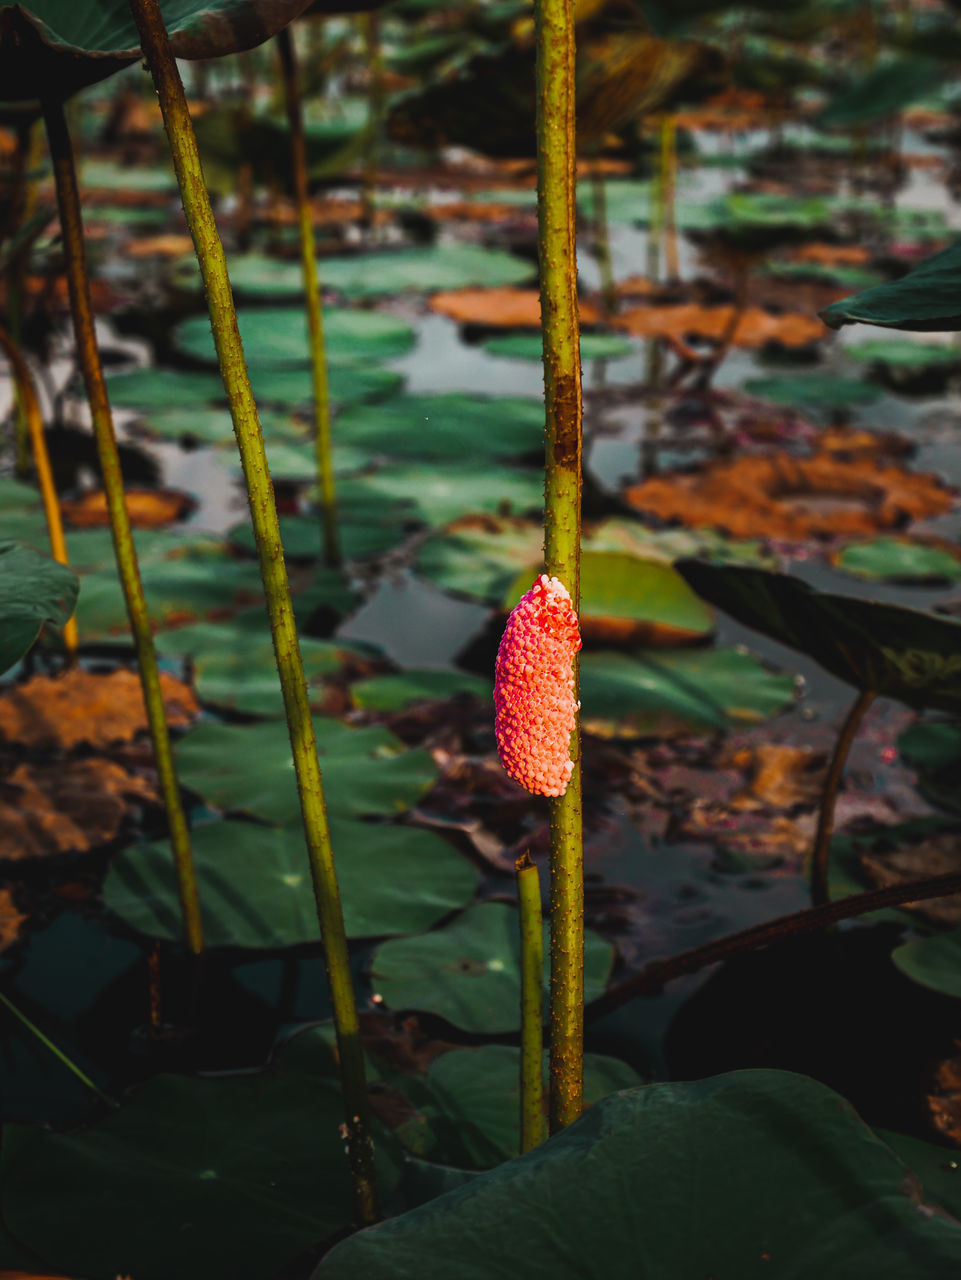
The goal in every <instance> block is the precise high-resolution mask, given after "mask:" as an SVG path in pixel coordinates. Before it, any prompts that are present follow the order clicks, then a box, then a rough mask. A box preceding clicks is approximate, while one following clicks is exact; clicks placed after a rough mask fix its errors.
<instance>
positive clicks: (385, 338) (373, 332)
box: [174, 307, 414, 385]
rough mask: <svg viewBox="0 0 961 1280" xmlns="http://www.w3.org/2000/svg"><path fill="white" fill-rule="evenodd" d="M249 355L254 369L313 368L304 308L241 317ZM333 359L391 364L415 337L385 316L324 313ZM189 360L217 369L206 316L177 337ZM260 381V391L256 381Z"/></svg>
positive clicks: (240, 314)
mask: <svg viewBox="0 0 961 1280" xmlns="http://www.w3.org/2000/svg"><path fill="white" fill-rule="evenodd" d="M237 320H238V322H239V324H240V336H241V337H242V338H243V341H244V354H245V355H246V357H247V363H248V364H249V365H250V367H251V369H252V370H253V369H264V368H274V369H276V368H285V367H287V368H290V367H291V366H297V365H304V366H309V364H310V345H309V341H308V337H307V314H306V312H305V311H304V309H303V308H302V307H263V308H260V307H258V308H257V309H256V310H251V311H240V312H238V314H237ZM324 340H325V342H326V347H327V354H328V357H330V359H331V360H333V361H335V362H336V361H338V360H344V359H348V360H353V361H362V360H387V359H390V358H391V357H392V356H400V355H403V354H404V353H405V352H406V351H408V350H410V348H411V347H412V346H413V344H414V332H413V330H412V329H411V328H410V326H409V325H408V324H405V323H404V321H403V320H398V319H396V318H395V317H394V316H388V315H385V314H384V313H383V312H381V311H348V310H345V309H343V308H337V307H326V308H325V309H324ZM174 341H175V342H176V344H177V346H178V348H179V349H180V350H181V351H182V352H183V353H184V355H188V356H191V357H192V358H193V359H194V360H203V361H204V362H205V363H207V364H216V362H217V353H216V351H215V350H214V340H213V338H212V337H211V333H210V320H209V319H208V318H207V316H206V315H202V316H191V318H190V319H189V320H184V321H182V323H181V324H179V325H178V326H177V328H176V330H175V331H174ZM253 376H254V378H255V385H256V375H253Z"/></svg>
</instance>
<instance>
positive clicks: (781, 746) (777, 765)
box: [718, 742, 826, 810]
mask: <svg viewBox="0 0 961 1280" xmlns="http://www.w3.org/2000/svg"><path fill="white" fill-rule="evenodd" d="M825 763H826V762H825V758H824V754H823V752H820V751H813V750H811V748H809V747H794V746H790V745H788V744H787V743H783V742H762V743H757V744H756V745H754V746H741V747H737V748H736V749H734V750H733V751H730V752H727V753H722V755H721V756H720V758H719V760H718V764H719V766H720V767H721V768H734V769H739V770H740V771H741V772H742V773H744V774H746V775H747V778H748V781H747V785H746V786H745V787H743V788H742V789H741V790H740V791H738V792H737V793H736V794H735V795H734V796H732V797H731V802H730V803H731V806H732V808H735V809H745V810H747V809H760V808H773V809H794V808H797V807H798V806H800V805H804V806H808V805H816V804H817V803H818V800H819V798H820V794H821V783H822V782H823V779H824V766H825Z"/></svg>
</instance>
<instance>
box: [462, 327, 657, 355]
mask: <svg viewBox="0 0 961 1280" xmlns="http://www.w3.org/2000/svg"><path fill="white" fill-rule="evenodd" d="M483 347H484V350H485V351H486V352H487V353H488V355H492V356H503V357H506V358H507V359H508V360H543V358H544V344H543V342H542V340H541V336H540V334H539V333H505V334H503V335H501V336H499V337H496V338H489V339H488V340H487V341H486V342H485V343H484V344H483ZM636 350H637V348H636V347H635V346H634V344H633V343H632V342H629V341H628V340H627V339H626V338H620V337H617V336H616V335H615V334H613V333H582V334H581V360H619V359H620V358H621V357H622V356H630V355H633V354H634V352H635V351H636Z"/></svg>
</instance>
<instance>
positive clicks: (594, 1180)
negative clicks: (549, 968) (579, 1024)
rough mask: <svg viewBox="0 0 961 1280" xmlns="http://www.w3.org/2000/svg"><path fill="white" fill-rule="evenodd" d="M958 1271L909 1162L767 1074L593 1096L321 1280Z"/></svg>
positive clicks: (889, 1279)
mask: <svg viewBox="0 0 961 1280" xmlns="http://www.w3.org/2000/svg"><path fill="white" fill-rule="evenodd" d="M786 1204H788V1205H790V1212H789V1213H786V1212H785V1205H786ZM545 1223H549V1224H550V1225H549V1227H548V1226H545V1225H544V1224H545ZM879 1223H883V1229H881V1228H879ZM693 1224H696V1228H695V1227H694V1225H693ZM959 1266H961V1227H959V1226H958V1224H957V1223H956V1222H954V1221H953V1220H951V1219H949V1218H946V1217H941V1216H940V1215H937V1214H934V1213H931V1212H930V1211H922V1210H920V1209H919V1206H918V1202H917V1198H916V1194H915V1188H914V1186H913V1185H912V1183H911V1180H910V1179H908V1178H907V1176H906V1169H905V1166H904V1165H903V1164H902V1163H901V1161H900V1160H899V1159H898V1158H897V1157H896V1156H895V1155H894V1153H893V1152H892V1151H890V1150H889V1149H888V1147H886V1146H885V1145H884V1144H883V1143H882V1142H881V1141H879V1139H878V1138H876V1137H875V1135H874V1134H873V1133H872V1132H871V1130H870V1129H869V1128H868V1127H867V1126H866V1125H865V1124H864V1123H863V1122H862V1121H861V1120H860V1119H859V1118H858V1116H857V1115H856V1114H855V1113H854V1112H853V1111H852V1110H851V1108H850V1107H849V1106H848V1104H847V1103H845V1102H844V1100H843V1099H842V1098H840V1097H839V1096H838V1095H837V1094H836V1093H834V1092H833V1091H832V1090H830V1089H828V1088H826V1087H825V1086H824V1085H822V1084H819V1083H818V1082H817V1081H814V1080H809V1079H807V1078H806V1077H804V1076H798V1075H793V1074H791V1073H788V1072H780V1071H763V1070H761V1071H737V1072H732V1073H731V1074H728V1075H722V1076H716V1077H714V1078H712V1079H707V1080H699V1081H694V1082H683V1083H669V1084H653V1085H649V1086H647V1087H646V1088H640V1089H631V1090H627V1091H625V1092H623V1093H617V1094H614V1095H613V1096H612V1097H609V1098H605V1099H604V1100H603V1101H601V1102H598V1103H597V1104H596V1105H595V1106H593V1107H591V1108H590V1110H589V1111H588V1112H587V1114H586V1115H585V1116H584V1117H583V1118H582V1119H580V1120H579V1121H577V1122H576V1123H575V1124H574V1125H571V1126H570V1127H569V1128H567V1129H565V1130H564V1131H563V1132H562V1133H560V1134H558V1135H556V1136H555V1137H554V1138H552V1139H551V1140H550V1141H549V1142H547V1143H544V1144H543V1145H542V1146H540V1147H537V1148H536V1149H535V1150H534V1151H531V1152H529V1153H528V1154H527V1155H525V1156H521V1157H520V1158H519V1159H517V1160H511V1161H507V1162H506V1163H504V1164H502V1165H500V1166H499V1167H498V1168H497V1169H494V1170H491V1171H490V1172H488V1173H484V1174H481V1175H480V1176H479V1177H477V1178H474V1179H473V1180H472V1181H471V1182H470V1183H469V1184H468V1185H467V1186H465V1187H463V1188H461V1189H459V1190H454V1191H451V1192H448V1193H447V1194H446V1195H443V1196H441V1197H439V1198H438V1199H436V1200H433V1201H431V1202H430V1203H429V1204H426V1205H423V1206H422V1207H421V1208H418V1209H414V1210H412V1211H411V1212H409V1213H406V1214H404V1215H403V1216H401V1217H399V1218H395V1219H393V1220H391V1221H389V1222H385V1223H382V1224H380V1225H379V1226H377V1227H375V1228H373V1229H371V1230H368V1231H362V1232H360V1233H359V1234H358V1235H355V1236H353V1237H352V1238H351V1239H350V1240H347V1241H344V1242H342V1243H341V1244H338V1245H337V1246H336V1247H335V1248H334V1249H333V1250H332V1251H331V1252H330V1253H329V1254H328V1255H327V1257H326V1258H325V1259H324V1261H323V1262H322V1263H321V1265H320V1267H319V1269H318V1270H317V1271H316V1272H315V1276H316V1278H317V1280H355V1278H356V1277H358V1276H363V1277H364V1280H399V1277H401V1276H410V1277H412V1276H417V1277H418V1280H442V1278H443V1280H449V1277H451V1276H457V1277H458V1280H482V1278H484V1277H489V1276H495V1275H498V1276H499V1275H504V1276H508V1275H511V1276H513V1275H517V1276H521V1275H522V1276H524V1280H548V1277H549V1278H550V1280H574V1277H575V1276H598V1275H601V1274H603V1275H604V1276H605V1277H606V1280H637V1278H638V1277H639V1276H648V1275H650V1276H682V1275H683V1276H691V1277H703V1276H718V1277H723V1276H731V1277H735V1276H736V1277H737V1280H763V1277H766V1276H770V1275H772V1274H774V1273H775V1272H779V1273H780V1275H781V1276H783V1277H784V1280H801V1277H808V1276H813V1275H824V1276H830V1277H831V1278H832V1280H860V1277H863V1276H866V1275H871V1276H878V1277H880V1276H883V1277H885V1278H886V1280H911V1278H912V1277H915V1276H919V1275H924V1276H926V1277H927V1276H931V1277H939V1278H941V1280H948V1278H949V1277H950V1276H952V1275H953V1274H954V1273H955V1272H956V1271H957V1269H958V1267H959ZM772 1267H773V1268H774V1269H775V1272H772Z"/></svg>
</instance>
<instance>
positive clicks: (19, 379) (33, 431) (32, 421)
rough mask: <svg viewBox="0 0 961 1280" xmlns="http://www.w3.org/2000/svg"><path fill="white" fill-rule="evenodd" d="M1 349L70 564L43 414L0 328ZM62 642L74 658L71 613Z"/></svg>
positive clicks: (53, 525)
mask: <svg viewBox="0 0 961 1280" xmlns="http://www.w3.org/2000/svg"><path fill="white" fill-rule="evenodd" d="M0 350H2V351H3V353H4V355H5V356H6V357H7V360H8V361H9V363H10V370H11V372H12V374H13V380H14V383H15V385H16V388H17V398H18V401H19V403H20V405H21V407H22V409H23V414H24V418H25V419H26V424H27V430H28V432H29V437H30V444H31V446H32V448H33V464H34V468H35V470H36V472H37V482H38V483H39V485H40V494H41V497H42V498H43V511H44V515H45V516H46V519H47V533H48V535H49V538H50V550H51V552H52V553H53V558H54V560H56V561H57V562H58V563H59V564H69V561H68V559H67V540H66V538H65V537H64V536H63V517H62V516H61V514H60V500H59V498H58V497H57V489H56V486H55V484H54V482H53V468H52V467H51V466H50V454H49V453H48V451H47V437H46V436H45V435H44V431H43V414H42V413H41V412H40V401H39V400H38V399H37V392H36V389H35V388H34V385H33V379H32V378H31V376H30V370H29V369H28V367H27V362H26V360H24V358H23V354H22V352H21V351H20V348H19V347H18V346H17V344H16V343H15V342H14V341H13V339H12V338H11V336H10V334H9V333H7V331H6V329H3V328H0ZM63 644H64V648H65V649H66V651H67V657H68V659H69V660H70V661H71V662H73V661H74V659H75V658H76V656H77V645H78V638H77V619H76V617H75V616H74V617H70V618H68V619H67V621H66V622H65V623H64V625H63Z"/></svg>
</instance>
